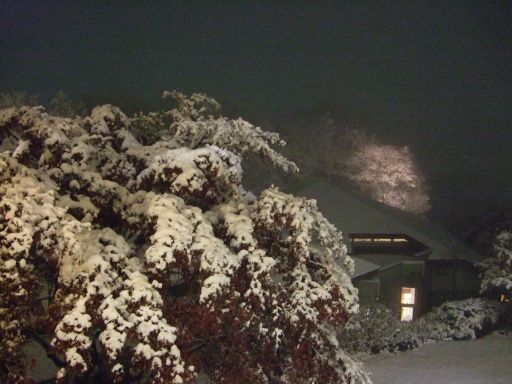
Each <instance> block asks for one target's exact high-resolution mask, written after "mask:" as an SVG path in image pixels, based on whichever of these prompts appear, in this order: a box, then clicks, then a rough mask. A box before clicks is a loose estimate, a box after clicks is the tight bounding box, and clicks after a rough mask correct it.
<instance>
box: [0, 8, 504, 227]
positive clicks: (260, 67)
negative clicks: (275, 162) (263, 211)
mask: <svg viewBox="0 0 512 384" xmlns="http://www.w3.org/2000/svg"><path fill="white" fill-rule="evenodd" d="M48 3H50V4H48ZM68 3H70V4H64V3H58V2H44V1H41V2H28V1H19V0H18V1H4V2H3V3H2V7H1V8H0V14H1V16H0V23H1V26H0V33H1V36H0V89H2V90H4V91H5V90H27V91H29V92H30V93H38V94H40V95H41V97H42V100H43V101H47V100H48V99H49V98H50V96H52V95H54V94H55V93H56V91H58V90H59V89H64V90H65V91H66V92H67V93H68V94H69V95H71V96H72V97H77V98H84V97H93V98H94V97H96V98H105V99H107V98H111V99H113V100H114V101H116V100H118V102H121V103H123V102H125V103H126V104H129V103H132V104H133V103H140V104H141V105H142V104H147V103H154V102H156V100H157V99H158V97H159V96H160V95H161V92H162V90H164V89H179V90H182V91H185V92H191V91H203V92H206V93H207V94H209V95H210V96H213V97H215V98H216V99H218V100H219V101H220V102H221V103H222V102H223V103H225V104H228V105H230V106H231V107H233V108H235V109H236V110H237V111H239V112H240V114H242V115H249V116H262V115H264V114H269V113H289V112H291V111H298V112H300V111H302V110H305V109H309V110H318V111H319V112H325V111H329V110H331V111H343V113H344V114H346V115H347V116H349V117H351V118H352V117H357V118H358V119H361V121H364V122H365V127H366V128H367V129H368V130H370V131H371V132H373V133H375V134H377V135H379V136H381V137H383V138H385V139H386V140H388V141H391V140H394V141H396V142H397V143H400V144H409V145H410V146H411V147H412V148H413V151H414V152H415V153H416V154H417V156H418V158H419V160H420V162H421V165H422V167H423V168H424V170H425V172H426V173H427V175H428V176H429V177H430V181H431V184H432V186H433V203H434V212H433V213H434V217H435V218H437V219H447V218H450V215H452V216H453V215H459V216H460V215H471V214H472V210H474V213H475V214H478V215H482V214H484V213H485V212H487V213H488V212H490V211H494V210H496V211H500V210H503V209H507V208H508V209H510V210H512V202H511V199H512V151H511V150H510V146H511V144H512V108H511V107H512V103H511V101H512V2H475V1H473V2H462V1H460V2H443V4H442V5H425V4H424V5H418V4H416V5H410V6H409V5H408V6H389V5H382V4H381V5H369V4H362V3H361V2H353V3H352V2H343V3H346V4H343V5H339V4H337V3H338V2H333V3H328V2H321V1H315V2H311V3H314V5H312V4H304V3H303V2H300V4H302V5H297V4H298V3H297V4H293V3H291V2H290V3H288V2H284V3H283V2H279V3H280V5H276V4H275V3H271V2H258V4H254V3H255V2H242V1H236V2H235V1H233V2H231V3H232V4H231V5H213V2H211V3H210V2H206V1H204V2H181V3H175V2H158V5H155V4H154V3H155V2H147V3H148V4H146V5H135V4H137V3H142V2H119V3H123V4H125V5H123V6H122V7H118V6H114V5H108V4H106V3H110V2H108V1H105V2H93V1H87V2H86V1H73V2H68ZM149 3H151V5H149ZM223 3H224V4H227V3H228V2H223ZM339 3H342V2H339ZM384 3H388V2H384ZM404 4H408V2H405V3H404ZM468 207H469V208H468ZM461 210H463V211H464V212H461Z"/></svg>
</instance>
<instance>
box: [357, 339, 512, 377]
mask: <svg viewBox="0 0 512 384" xmlns="http://www.w3.org/2000/svg"><path fill="white" fill-rule="evenodd" d="M363 361H364V364H365V366H366V369H367V370H368V371H370V372H372V378H373V381H374V384H406V383H407V384H510V383H512V335H508V336H505V335H501V334H499V333H494V334H492V335H489V336H486V337H483V338H481V339H477V340H467V341H445V342H441V343H434V344H426V345H423V346H422V347H420V348H419V349H416V350H412V351H407V352H401V353H398V354H397V355H394V354H381V355H372V356H368V357H366V358H363Z"/></svg>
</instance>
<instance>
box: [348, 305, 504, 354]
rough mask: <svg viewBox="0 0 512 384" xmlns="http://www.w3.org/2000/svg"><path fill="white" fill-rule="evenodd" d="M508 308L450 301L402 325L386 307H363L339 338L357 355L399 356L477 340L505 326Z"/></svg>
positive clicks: (395, 315)
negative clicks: (446, 342) (432, 343)
mask: <svg viewBox="0 0 512 384" xmlns="http://www.w3.org/2000/svg"><path fill="white" fill-rule="evenodd" d="M504 318H505V306H504V305H502V304H500V303H498V302H496V301H491V300H487V299H484V298H474V299H467V300H461V301H450V302H446V303H444V304H442V305H441V306H439V307H436V308H434V309H433V310H432V311H431V312H429V313H427V314H426V315H425V316H423V317H421V318H419V319H417V320H414V321H411V322H401V321H399V319H398V315H397V314H396V313H394V312H393V311H392V310H391V309H390V308H389V307H387V306H385V305H382V304H373V305H370V306H361V307H360V310H359V313H358V314H357V315H356V316H354V317H352V318H351V319H350V321H349V322H348V324H347V326H346V327H344V328H342V329H340V331H339V332H338V338H339V340H340V344H341V345H342V346H343V348H344V349H346V350H347V351H349V352H350V353H353V354H361V353H380V352H382V351H389V352H397V351H404V350H408V349H414V348H417V347H419V346H420V345H421V344H422V343H425V342H429V341H441V340H446V339H452V340H461V339H474V338H477V337H480V336H481V335H483V334H486V333H488V332H490V331H492V330H495V329H496V328H497V327H499V326H501V325H502V324H503V321H504Z"/></svg>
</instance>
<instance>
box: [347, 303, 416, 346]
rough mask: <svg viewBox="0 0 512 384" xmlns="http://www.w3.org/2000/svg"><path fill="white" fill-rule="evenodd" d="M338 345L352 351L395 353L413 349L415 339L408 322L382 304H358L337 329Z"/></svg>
mask: <svg viewBox="0 0 512 384" xmlns="http://www.w3.org/2000/svg"><path fill="white" fill-rule="evenodd" d="M338 338H339V340H340V344H341V345H342V346H343V348H344V349H346V350H348V351H349V352H350V353H353V354H361V353H380V352H382V351H389V352H397V351H404V350H408V349H414V348H417V347H418V346H419V345H420V342H419V339H418V337H417V335H416V333H415V332H414V330H413V329H412V328H411V326H410V323H404V322H400V320H398V316H397V314H396V313H394V312H393V311H392V310H391V309H390V308H389V307H387V306H385V305H383V304H372V305H368V306H361V307H360V309H359V312H358V314H357V315H356V316H353V317H352V318H351V319H350V320H349V322H348V323H347V325H346V326H345V327H343V328H342V329H340V331H339V332H338Z"/></svg>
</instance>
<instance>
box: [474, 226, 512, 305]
mask: <svg viewBox="0 0 512 384" xmlns="http://www.w3.org/2000/svg"><path fill="white" fill-rule="evenodd" d="M492 250H493V255H492V256H491V257H490V258H488V259H486V260H485V261H484V262H483V263H482V264H481V266H482V268H483V269H484V271H483V273H482V284H481V289H482V292H493V291H494V292H496V293H501V294H504V295H505V296H507V297H508V298H510V297H512V231H509V230H505V231H501V232H500V233H498V234H497V235H496V238H495V240H494V243H493V249H492Z"/></svg>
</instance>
